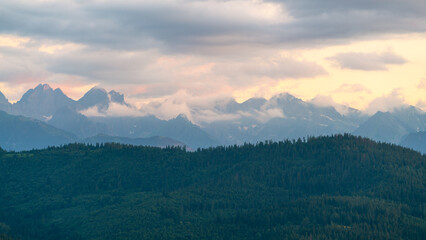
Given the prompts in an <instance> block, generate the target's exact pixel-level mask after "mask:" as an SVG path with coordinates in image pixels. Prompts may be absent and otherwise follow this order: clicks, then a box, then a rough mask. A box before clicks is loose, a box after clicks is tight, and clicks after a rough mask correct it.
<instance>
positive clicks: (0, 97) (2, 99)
mask: <svg viewBox="0 0 426 240" xmlns="http://www.w3.org/2000/svg"><path fill="white" fill-rule="evenodd" d="M7 103H9V100H8V99H7V98H6V96H4V94H3V93H2V92H0V104H7Z"/></svg>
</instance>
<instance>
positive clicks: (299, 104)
mask: <svg viewBox="0 0 426 240" xmlns="http://www.w3.org/2000/svg"><path fill="white" fill-rule="evenodd" d="M114 104H116V105H119V106H121V107H122V108H129V109H131V111H138V110H137V109H136V108H135V107H133V106H131V105H130V104H128V103H127V102H126V101H125V98H124V95H123V94H121V93H118V92H116V91H114V90H111V91H109V92H107V91H106V90H105V89H102V88H98V87H94V88H92V89H90V90H89V91H88V92H87V93H86V94H84V96H83V97H81V98H80V99H78V100H73V99H71V98H69V97H67V96H66V95H65V94H64V93H63V92H62V91H61V90H60V89H59V88H57V89H52V88H51V87H50V86H49V85H47V84H40V85H38V86H37V87H35V88H34V89H30V90H28V91H27V92H26V93H25V94H24V95H23V96H22V98H21V99H20V100H19V101H18V102H16V103H14V104H11V103H9V101H8V100H7V98H6V97H5V96H4V95H3V94H2V93H1V92H0V110H3V111H5V112H7V113H9V114H12V115H22V116H26V117H31V118H35V119H39V120H41V121H44V122H45V123H48V124H50V125H52V126H54V127H56V128H58V129H62V130H65V131H67V132H70V133H72V134H74V135H76V136H77V137H78V138H79V139H84V138H89V137H93V136H96V135H98V134H105V135H109V136H118V137H126V138H149V137H154V136H162V137H169V138H172V139H176V140H177V141H180V142H183V143H185V144H187V145H188V146H190V147H191V148H194V149H196V148H199V147H201V148H205V147H211V146H217V145H232V144H243V143H245V142H251V143H256V142H258V141H264V140H275V141H280V140H283V139H296V138H303V137H307V136H320V135H331V134H339V133H352V134H354V135H359V136H364V137H369V138H371V139H373V140H377V141H382V142H389V143H394V144H399V143H401V141H402V140H403V139H404V138H405V137H406V136H407V135H409V134H411V133H415V132H421V131H426V114H425V113H424V112H423V111H422V110H420V109H418V108H416V107H414V106H404V107H400V108H396V109H394V110H392V111H390V112H377V113H376V114H374V115H372V116H369V115H367V114H365V113H363V112H362V111H359V110H356V109H353V108H350V107H347V106H336V107H333V106H326V105H317V104H316V102H315V101H314V100H312V101H303V100H302V99H299V98H297V97H295V96H293V95H291V94H289V93H281V94H278V95H275V96H273V97H272V98H270V99H268V100H267V99H264V98H251V99H248V100H246V101H245V102H242V103H238V102H237V101H235V99H232V98H227V99H221V100H217V101H216V102H214V104H213V105H210V106H195V105H194V106H189V107H190V114H191V115H190V119H192V120H193V121H194V122H191V121H190V120H188V118H187V117H186V116H184V115H179V116H176V118H172V119H169V120H163V119H159V118H158V117H156V116H153V115H143V114H142V112H141V113H140V115H141V116H114V115H111V114H108V111H109V110H110V107H111V106H112V105H114ZM114 106H115V105H114ZM157 107H161V103H160V104H159V105H158V106H157ZM87 110H90V111H89V112H90V113H92V112H95V113H96V112H98V113H99V114H98V115H99V116H98V115H90V114H88V115H87V116H86V115H83V114H82V113H84V114H87V113H88V111H87ZM408 147H410V146H408Z"/></svg>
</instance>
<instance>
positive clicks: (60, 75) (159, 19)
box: [0, 0, 426, 111]
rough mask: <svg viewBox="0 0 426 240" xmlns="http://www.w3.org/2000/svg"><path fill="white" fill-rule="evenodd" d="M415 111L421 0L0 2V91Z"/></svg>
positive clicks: (423, 64) (424, 53) (424, 45)
mask: <svg viewBox="0 0 426 240" xmlns="http://www.w3.org/2000/svg"><path fill="white" fill-rule="evenodd" d="M39 83H48V84H50V85H51V86H52V87H55V88H56V87H60V88H61V89H62V90H63V91H64V92H65V93H66V94H67V95H68V96H70V97H72V98H74V99H78V98H80V97H81V96H82V95H83V94H84V93H85V92H86V91H87V90H89V89H90V88H92V87H93V86H99V87H103V88H106V89H107V90H111V89H114V90H117V91H120V92H122V93H124V94H125V95H126V97H127V99H128V100H129V101H131V102H133V103H135V104H139V105H140V104H144V103H147V102H150V101H161V100H164V99H170V98H174V97H176V96H184V99H204V98H205V99H212V98H216V97H224V96H231V97H234V98H236V99H237V100H238V101H244V100H246V99H248V98H250V97H266V98H269V97H271V96H273V95H275V94H278V93H281V92H289V93H291V94H293V95H295V96H297V97H299V98H302V99H304V100H310V99H313V98H315V97H316V99H317V100H318V99H320V100H321V99H322V100H323V101H332V100H334V101H335V102H338V103H341V104H347V105H350V106H353V107H356V108H359V109H367V110H368V109H370V110H371V111H372V109H385V108H388V107H389V105H398V104H402V103H405V104H411V105H417V106H418V107H421V108H423V109H425V110H426V4H425V3H424V0H357V1H353V0H321V1H318V0H282V1H279V0H235V1H234V0H199V1H191V0H119V1H118V0H58V1H55V0H2V1H1V3H0V91H1V92H3V93H4V94H5V95H6V97H8V98H9V100H11V101H17V100H19V98H20V97H21V96H22V94H23V93H24V92H25V91H26V90H27V89H29V88H34V87H35V86H36V85H37V84H39Z"/></svg>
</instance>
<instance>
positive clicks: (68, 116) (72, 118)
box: [48, 107, 107, 138]
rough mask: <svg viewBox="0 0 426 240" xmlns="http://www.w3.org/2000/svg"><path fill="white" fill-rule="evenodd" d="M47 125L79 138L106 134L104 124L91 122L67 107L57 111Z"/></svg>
mask: <svg viewBox="0 0 426 240" xmlns="http://www.w3.org/2000/svg"><path fill="white" fill-rule="evenodd" d="M48 123H49V124H51V125H53V126H55V127H57V128H60V129H63V130H65V131H68V132H71V133H73V134H75V135H77V136H78V137H80V138H87V137H92V136H95V135H97V134H99V133H107V126H106V125H105V124H102V123H96V122H93V121H91V120H89V118H87V117H86V116H84V115H83V114H80V113H78V112H77V111H75V110H73V109H70V108H68V107H64V108H61V109H59V110H58V111H57V112H56V113H55V114H54V115H53V116H52V119H50V120H49V121H48Z"/></svg>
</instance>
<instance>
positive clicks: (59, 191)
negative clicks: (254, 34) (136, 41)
mask: <svg viewBox="0 0 426 240" xmlns="http://www.w3.org/2000/svg"><path fill="white" fill-rule="evenodd" d="M425 164H426V156H423V155H421V154H420V153H418V152H415V151H412V150H409V149H406V148H402V147H399V146H395V145H390V144H384V143H376V142H374V141H371V140H368V139H365V138H360V137H354V136H350V135H336V136H329V137H312V138H308V139H306V140H297V141H283V142H261V143H258V144H254V145H253V144H245V145H242V146H227V147H215V148H209V149H199V150H196V151H187V150H186V149H184V148H181V147H169V148H164V149H160V148H154V147H134V146H128V145H120V144H101V145H95V146H86V145H83V144H71V145H66V146H63V147H52V148H48V149H45V150H34V151H27V152H6V151H0V183H1V184H0V239H1V240H3V239H4V240H6V239H8V240H9V239H22V240H26V239H44V240H49V239H52V240H53V239H424V237H425V236H426V219H425V216H426V189H425V184H426V176H425Z"/></svg>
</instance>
